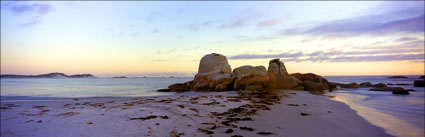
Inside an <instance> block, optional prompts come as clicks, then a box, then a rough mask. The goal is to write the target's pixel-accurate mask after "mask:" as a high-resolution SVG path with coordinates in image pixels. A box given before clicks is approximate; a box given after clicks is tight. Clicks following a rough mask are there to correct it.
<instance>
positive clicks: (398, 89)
mask: <svg viewBox="0 0 425 137" xmlns="http://www.w3.org/2000/svg"><path fill="white" fill-rule="evenodd" d="M369 91H392V93H393V94H404V95H407V94H410V93H409V91H414V90H413V89H408V90H405V89H404V88H402V87H379V88H372V89H369Z"/></svg>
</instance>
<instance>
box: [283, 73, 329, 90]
mask: <svg viewBox="0 0 425 137" xmlns="http://www.w3.org/2000/svg"><path fill="white" fill-rule="evenodd" d="M290 76H293V77H295V78H297V79H298V80H300V81H302V82H304V84H303V85H304V89H305V90H307V91H321V92H323V91H324V90H332V89H336V86H335V85H331V84H330V83H329V82H328V80H327V79H325V78H323V77H322V76H319V75H316V74H313V73H306V74H301V73H293V74H290ZM306 82H308V83H306Z"/></svg>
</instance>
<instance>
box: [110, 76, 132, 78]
mask: <svg viewBox="0 0 425 137" xmlns="http://www.w3.org/2000/svg"><path fill="white" fill-rule="evenodd" d="M112 78H128V77H127V76H117V77H112Z"/></svg>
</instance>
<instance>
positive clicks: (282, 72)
mask: <svg viewBox="0 0 425 137" xmlns="http://www.w3.org/2000/svg"><path fill="white" fill-rule="evenodd" d="M268 72H270V73H272V74H274V76H275V77H276V86H275V87H276V89H296V87H298V86H302V84H303V82H302V81H300V80H299V79H297V78H295V77H292V76H290V75H289V74H288V71H287V70H286V67H285V65H284V64H283V62H282V61H280V60H279V59H273V60H270V62H269V68H268ZM298 89H300V88H298Z"/></svg>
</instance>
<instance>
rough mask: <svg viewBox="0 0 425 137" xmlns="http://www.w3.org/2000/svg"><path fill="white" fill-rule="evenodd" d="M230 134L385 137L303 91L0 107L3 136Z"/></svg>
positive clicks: (338, 107)
mask: <svg viewBox="0 0 425 137" xmlns="http://www.w3.org/2000/svg"><path fill="white" fill-rule="evenodd" d="M237 135H239V136H245V137H247V136H288V137H313V136H321V137H342V136H344V137H359V136H361V137H366V136H373V137H385V136H390V135H388V134H386V133H385V131H384V130H383V129H381V128H379V127H376V126H373V125H372V124H370V123H369V122H367V121H366V120H365V119H363V118H362V117H360V116H359V115H357V113H356V112H355V111H354V110H352V109H350V108H349V107H348V106H347V105H345V104H344V103H341V102H337V101H333V100H329V99H328V97H327V96H320V95H312V94H310V93H308V92H305V91H280V92H279V93H278V94H272V95H270V94H256V93H252V94H242V95H241V94H238V93H237V92H234V91H231V92H209V93H206V92H204V93H202V92H197V93H194V92H189V93H180V94H175V95H169V96H157V97H140V98H80V99H78V100H76V99H62V100H60V99H58V100H32V101H7V102H5V101H2V102H1V136H2V137H28V136H35V137H57V136H61V137H76V136H82V137H120V136H121V137H138V136H154V137H167V136H188V137H190V136H229V137H230V136H237Z"/></svg>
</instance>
